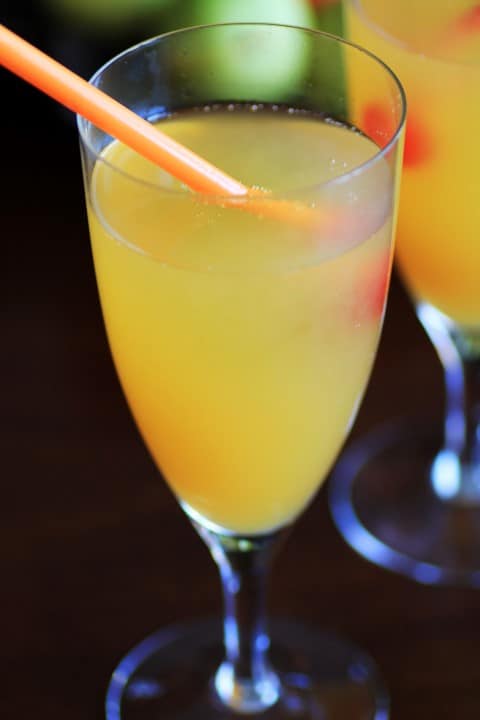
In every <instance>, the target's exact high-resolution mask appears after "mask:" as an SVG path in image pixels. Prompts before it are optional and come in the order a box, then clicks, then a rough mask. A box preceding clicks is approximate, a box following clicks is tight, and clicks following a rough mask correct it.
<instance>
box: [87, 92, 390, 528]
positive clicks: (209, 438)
mask: <svg viewBox="0 0 480 720" xmlns="http://www.w3.org/2000/svg"><path fill="white" fill-rule="evenodd" d="M160 122H161V124H162V130H164V131H165V132H168V133H170V134H171V135H172V136H173V137H175V138H176V139H177V140H178V141H179V142H181V143H183V144H185V145H188V146H189V147H191V148H192V149H193V150H194V151H195V152H197V153H199V154H201V155H203V156H204V157H206V158H207V159H208V160H210V161H211V162H213V163H215V164H217V165H218V166H221V167H222V168H223V169H224V170H225V171H227V172H229V173H230V174H232V175H234V176H235V177H237V178H238V179H240V180H241V181H242V182H244V183H245V184H247V185H250V186H252V185H257V186H260V187H265V188H269V189H271V190H274V191H275V192H277V193H278V194H279V196H281V197H285V198H287V199H288V198H292V197H294V196H295V192H296V190H295V189H296V188H299V187H301V188H305V189H304V190H302V197H305V198H309V202H310V204H311V205H312V206H314V205H315V202H316V201H315V198H317V200H318V197H317V195H318V192H319V191H318V187H319V183H326V182H327V181H328V180H331V181H332V183H331V187H330V192H331V194H333V195H335V203H336V207H337V208H341V207H342V203H343V204H344V205H345V208H347V207H348V206H349V203H351V202H352V197H350V196H348V197H347V195H348V193H350V195H351V194H352V187H351V185H349V184H348V183H342V182H339V183H335V178H336V177H337V178H338V176H340V175H342V174H344V173H346V172H348V170H349V169H352V168H354V167H356V166H358V165H359V164H361V163H362V162H363V161H366V160H368V159H370V158H372V156H373V155H374V154H375V152H376V150H377V148H376V146H375V145H374V143H372V142H371V141H370V140H368V139H367V138H365V137H364V136H363V135H361V134H360V133H358V132H352V129H350V128H345V127H342V126H339V125H338V124H335V123H329V122H324V121H322V120H320V119H318V118H313V117H312V116H309V115H306V114H303V113H294V112H292V111H291V110H290V112H287V111H286V110H285V112H283V111H282V110H281V109H277V108H273V109H272V108H270V109H267V108H261V107H256V106H253V107H248V108H239V107H233V106H229V108H215V107H213V108H203V109H200V110H198V111H188V112H184V113H181V114H179V115H177V116H174V117H172V118H169V119H166V120H162V121H160ZM132 178H135V181H133V180H132ZM139 179H140V181H139ZM359 182H361V183H363V184H362V187H361V188H360V189H361V192H362V193H363V195H362V197H363V198H364V199H365V202H366V203H368V202H369V201H371V203H374V204H378V205H380V206H381V205H382V202H383V203H384V206H385V207H387V208H389V201H390V200H391V190H392V188H391V178H390V174H389V170H388V168H387V166H386V163H385V162H384V161H382V160H380V162H379V163H378V166H377V168H376V169H375V170H374V171H372V173H370V174H368V173H367V174H366V177H365V179H364V180H359ZM327 184H328V183H327ZM360 189H359V192H360ZM379 193H380V194H381V193H384V194H385V198H383V199H382V198H381V197H380V196H379ZM324 200H325V198H324ZM88 206H89V222H90V231H91V239H92V246H93V253H94V261H95V268H96V273H97V279H98V285H99V290H100V296H101V302H102V306H103V313H104V317H105V322H106V327H107V331H108V335H109V341H110V344H111V349H112V353H113V357H114V360H115V363H116V367H117V370H118V373H119V376H120V379H121V382H122V385H123V387H124V390H125V393H126V396H127V398H128V401H129V404H130V406H131V409H132V412H133V415H134V417H135V419H136V422H137V424H138V426H139V428H140V431H141V433H142V435H143V437H144V439H145V441H146V443H147V445H148V447H149V449H150V451H151V453H152V456H153V457H154V459H155V460H156V462H157V464H158V466H159V467H160V468H161V470H162V472H163V474H164V476H165V478H166V480H167V482H168V483H169V485H170V486H171V488H172V489H173V491H174V493H175V494H176V495H177V496H178V498H179V500H180V502H181V503H182V504H183V506H184V507H185V508H186V510H187V512H189V513H190V514H192V515H193V516H195V515H197V516H200V517H201V518H202V520H203V521H204V522H206V523H210V524H212V525H214V526H217V527H221V528H224V529H226V530H228V531H230V532H234V533H241V534H258V533H266V532H269V531H271V530H273V529H274V528H277V527H280V526H282V525H285V524H287V523H290V522H291V521H293V520H294V518H295V517H296V516H297V515H298V514H299V513H300V512H301V511H302V509H303V508H304V507H305V505H306V504H307V503H308V501H309V500H310V499H311V497H312V496H313V494H314V493H315V491H316V490H317V488H318V487H319V486H320V484H321V482H322V480H323V479H324V478H325V476H326V474H327V472H328V470H329V468H330V465H331V463H332V462H333V460H334V458H335V456H336V454H337V452H338V450H339V446H340V445H341V443H342V441H343V440H344V438H345V435H346V433H347V431H348V428H349V426H350V424H351V422H352V419H353V417H354V414H355V411H356V408H357V406H358V403H359V400H360V397H361V395H362V392H363V390H364V388H365V385H366V382H367V378H368V374H369V372H370V369H371V365H372V361H373V357H374V353H375V350H376V345H377V341H378V336H379V330H380V325H381V320H382V316H383V308H384V300H385V292H386V285H387V281H388V273H389V269H390V246H391V234H392V229H391V225H392V223H391V212H390V210H389V211H388V212H387V214H386V215H384V216H382V218H381V220H380V218H379V221H378V223H377V225H376V227H371V228H370V230H369V231H368V233H366V234H365V232H363V234H362V228H361V225H355V227H356V228H357V229H356V230H352V231H351V237H349V239H348V242H345V238H343V240H342V242H341V243H339V244H338V246H336V245H335V238H332V237H327V236H325V235H324V234H322V232H318V233H314V232H312V231H311V230H308V229H307V228H305V227H303V226H298V227H297V226H295V225H294V224H293V225H290V224H288V223H285V222H280V221H279V220H276V219H275V218H271V217H262V215H261V213H259V214H258V215H256V214H252V213H246V212H244V211H242V210H237V209H235V208H232V207H223V206H222V202H221V201H217V200H215V201H211V200H209V199H208V198H198V197H197V196H195V195H194V194H192V193H190V192H189V191H186V190H185V189H184V188H182V187H181V186H180V185H179V184H178V183H177V182H176V181H175V180H173V179H172V178H171V177H169V176H167V175H166V174H165V173H164V172H163V171H161V170H160V169H159V168H157V167H155V166H153V165H151V164H150V163H148V162H147V161H146V160H143V159H142V158H140V157H139V156H137V155H136V154H134V153H133V152H132V151H131V150H129V149H128V148H126V147H125V146H122V145H120V144H119V143H118V142H113V143H112V144H110V145H109V146H108V147H107V148H106V149H105V150H104V152H103V155H102V156H101V158H100V159H99V160H98V161H97V164H96V167H95V170H94V173H93V177H92V183H91V187H90V189H89V192H88ZM345 212H347V210H345Z"/></svg>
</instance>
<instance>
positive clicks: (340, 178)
mask: <svg viewBox="0 0 480 720" xmlns="http://www.w3.org/2000/svg"><path fill="white" fill-rule="evenodd" d="M354 1H355V0H354ZM222 27H227V28H228V27H243V28H255V27H258V28H284V29H291V30H295V31H299V32H301V33H302V34H305V35H312V36H319V37H323V38H324V39H325V40H328V41H331V42H334V43H336V44H337V45H340V46H348V47H351V48H353V49H354V50H355V51H358V52H360V53H362V54H363V55H364V56H367V57H368V58H370V60H372V61H373V62H375V63H376V64H377V65H378V66H380V67H382V68H383V69H384V70H385V72H386V73H387V75H388V76H389V77H390V78H391V80H392V81H393V85H394V86H395V87H396V89H397V91H398V96H399V100H400V108H401V111H400V118H399V120H398V122H397V123H396V127H395V130H394V132H393V133H392V137H391V138H390V140H389V141H388V143H387V144H386V145H385V146H384V147H378V150H377V151H375V153H374V154H373V155H372V156H371V157H369V158H368V159H367V160H365V161H364V162H361V163H359V164H358V165H356V166H355V167H353V168H351V169H350V170H348V171H346V172H343V173H341V174H340V175H337V176H335V177H333V178H329V179H327V180H323V181H320V182H318V183H309V184H308V185H306V186H301V187H295V188H289V189H288V190H283V191H281V192H277V191H272V192H268V194H266V196H265V200H271V199H272V198H289V197H292V196H293V195H298V193H300V192H312V191H314V190H316V189H317V190H318V189H320V188H328V187H332V186H336V185H339V184H342V183H345V182H348V181H349V180H350V179H353V178H356V177H358V176H359V175H361V174H362V173H364V172H367V171H368V170H370V168H372V167H374V166H375V165H377V164H378V163H379V162H380V161H381V160H382V159H383V158H384V157H386V156H387V155H388V154H389V153H390V151H391V150H392V148H394V147H395V145H396V144H397V143H398V141H399V139H400V137H401V134H402V131H403V129H404V128H405V124H406V117H407V97H406V92H405V89H404V87H403V85H402V83H401V82H400V80H399V78H398V76H397V75H396V73H395V72H394V71H393V70H392V69H391V68H390V67H389V65H387V63H386V62H384V61H383V60H382V59H381V58H379V57H378V56H377V55H375V53H373V52H371V51H370V50H368V49H367V48H365V47H362V46H361V45H358V44H357V43H354V42H351V41H350V40H347V39H345V38H342V37H339V36H337V35H333V34H332V33H327V32H324V31H322V30H316V29H314V28H306V27H301V26H298V25H288V24H282V23H268V22H224V23H212V24H205V25H192V26H190V27H185V28H178V29H175V30H171V31H169V32H165V33H161V34H159V35H154V36H152V37H149V38H147V39H145V40H142V41H140V42H138V43H136V44H134V45H132V46H130V47H128V48H126V49H125V50H122V51H121V52H119V53H117V54H116V55H114V56H113V57H112V58H110V60H107V61H106V62H105V63H104V64H103V65H101V66H100V67H99V68H98V69H97V70H96V71H95V72H94V73H93V75H92V76H91V77H90V79H89V80H88V82H89V83H90V84H95V82H96V81H97V80H98V79H99V78H100V77H101V75H102V74H103V73H104V72H105V71H106V70H108V69H109V68H110V67H111V66H113V65H114V64H116V63H118V62H120V61H122V60H124V59H125V58H126V57H128V56H130V55H134V54H136V53H139V52H142V51H143V50H145V49H146V48H147V47H151V46H153V45H156V44H158V43H159V42H161V41H162V40H164V39H166V38H169V37H172V36H177V35H187V34H188V33H191V32H196V31H198V30H208V29H212V28H222ZM231 102H234V101H233V100H232V101H231ZM259 102H261V101H259ZM212 104H216V103H212ZM165 117H168V114H167V115H166V116H165ZM145 119H147V120H148V118H145ZM76 122H77V129H78V133H79V137H80V141H81V143H82V144H83V145H84V146H85V148H86V149H87V150H88V151H89V152H90V153H91V154H92V156H93V157H94V160H95V162H102V164H104V165H105V166H106V167H108V168H110V169H111V170H113V171H114V172H116V173H118V174H120V175H122V176H123V177H125V178H127V179H129V180H131V181H132V182H135V183H136V184H137V185H143V186H144V187H148V188H150V189H151V190H152V189H153V190H156V191H157V192H161V193H165V194H167V195H171V196H175V197H182V196H183V197H184V196H185V195H187V190H185V189H182V190H179V189H172V188H168V187H165V186H164V185H162V183H161V182H158V183H153V182H149V181H148V180H143V179H141V178H139V177H136V176H135V175H133V174H131V173H128V172H125V171H124V170H122V169H121V168H120V167H119V166H117V165H116V164H115V163H112V162H111V161H109V160H107V159H106V158H105V157H104V155H103V153H102V151H100V152H99V151H97V150H96V149H95V148H94V147H93V145H92V144H91V142H90V141H89V137H88V133H87V128H89V127H92V126H93V127H97V126H96V125H95V124H94V123H93V122H91V121H90V120H87V119H86V118H84V117H83V116H82V115H79V114H78V113H77V114H76ZM99 129H100V128H99ZM102 132H105V131H103V130H102ZM105 134H106V135H108V133H105ZM370 139H371V138H370ZM115 140H116V138H114V139H113V142H114V141H115ZM372 143H373V144H375V142H374V141H373V140H372ZM188 194H191V195H192V196H193V197H198V198H200V199H205V198H209V199H210V201H211V200H212V199H216V200H218V201H219V202H221V201H227V200H231V199H232V197H234V196H232V195H225V194H219V193H208V194H207V193H202V192H198V191H195V190H191V189H188ZM256 200H257V201H261V200H262V198H261V197H259V198H256Z"/></svg>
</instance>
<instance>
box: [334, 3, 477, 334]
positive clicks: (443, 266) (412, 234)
mask: <svg viewBox="0 0 480 720" xmlns="http://www.w3.org/2000/svg"><path fill="white" fill-rule="evenodd" d="M346 10H347V12H346V19H347V29H348V34H349V36H350V37H351V38H352V39H353V40H354V41H355V42H358V43H359V44H361V45H364V46H365V47H367V48H369V49H370V50H372V51H373V52H374V53H376V54H377V55H379V56H380V57H382V58H383V59H384V60H385V61H386V62H387V63H388V64H389V65H390V66H391V67H392V69H393V70H394V71H395V72H396V73H397V74H398V76H399V78H400V81H401V82H402V84H403V85H404V87H405V89H406V93H407V99H408V105H409V111H408V121H407V131H406V142H405V160H404V171H403V176H402V190H401V202H400V215H399V225H398V235H397V257H398V261H399V265H400V268H401V271H402V274H403V276H404V279H405V281H406V283H407V285H408V287H409V289H410V291H411V293H412V294H413V296H414V297H415V298H416V299H417V300H418V301H426V302H428V303H431V304H432V305H433V306H435V307H436V308H437V309H439V310H440V311H441V312H443V313H444V314H446V315H447V316H449V317H450V318H451V319H453V320H454V321H455V322H457V323H459V324H460V325H463V326H467V327H479V326H480V284H479V277H480V242H479V238H480V203H479V201H478V198H479V196H480V195H479V194H480V180H479V173H478V163H479V161H480V137H479V132H478V128H479V127H480V94H479V92H478V88H479V87H480V6H479V4H478V3H475V2H472V1H471V0H470V1H467V0H455V2H451V1H449V0H428V1H427V0H425V1H424V2H422V3H417V2H415V0H406V1H405V2H389V3H385V2H383V0H362V2H356V1H355V0H351V1H348V0H347V2H346ZM382 112H383V113H384V114H385V109H384V108H382V103H381V101H379V100H378V99H377V98H376V97H375V91H374V89H372V92H371V97H370V100H366V101H365V102H364V105H363V108H361V109H359V115H362V114H363V118H364V119H365V118H366V117H368V115H369V114H370V115H371V117H373V116H376V117H378V115H379V113H380V114H381V113H382ZM359 122H360V124H362V121H359ZM386 122H387V123H388V118H387V117H386ZM363 126H364V125H362V127H363Z"/></svg>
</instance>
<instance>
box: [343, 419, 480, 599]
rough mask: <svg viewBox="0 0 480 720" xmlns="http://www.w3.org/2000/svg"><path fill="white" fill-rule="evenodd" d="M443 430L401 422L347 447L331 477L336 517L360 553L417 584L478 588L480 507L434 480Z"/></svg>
mask: <svg viewBox="0 0 480 720" xmlns="http://www.w3.org/2000/svg"><path fill="white" fill-rule="evenodd" d="M442 438H443V436H442V429H441V428H440V427H438V428H436V429H432V428H431V427H429V426H428V424H423V425H419V424H417V425H416V424H414V423H411V422H410V423H407V422H403V423H397V424H395V425H390V426H387V427H383V428H381V429H379V430H376V431H374V432H372V433H371V434H370V435H368V436H367V437H365V438H363V439H362V440H360V441H358V442H357V443H355V444H354V445H352V446H351V447H350V449H347V450H346V452H345V453H344V454H343V456H342V457H341V459H340V461H339V463H338V465H337V467H336V469H335V471H334V472H333V474H332V477H331V479H330V489H329V501H330V510H331V513H332V516H333V519H334V522H335V524H336V526H337V528H338V530H339V531H340V533H341V535H342V536H343V537H344V539H345V540H346V541H347V543H348V544H349V545H350V546H351V547H352V548H353V549H354V550H356V551H357V552H358V553H359V554H360V555H363V557H365V558H367V559H368V560H370V561H372V562H373V563H376V564H377V565H380V566H382V567H384V568H388V569H389V570H393V571H395V572H398V573H401V574H403V575H407V576H408V577H410V578H413V579H414V580H417V581H418V582H421V583H424V584H428V585H433V584H452V585H470V586H476V587H480V505H479V504H478V503H473V502H472V503H468V502H462V503H459V502H454V501H452V500H448V492H449V488H448V487H447V486H445V487H444V488H443V490H444V493H445V497H446V499H445V500H442V499H441V497H439V492H441V490H442V488H439V487H437V493H435V492H434V490H433V486H432V483H431V481H430V473H431V467H432V461H433V459H434V458H435V456H436V455H437V453H438V452H439V450H440V448H441V445H442Z"/></svg>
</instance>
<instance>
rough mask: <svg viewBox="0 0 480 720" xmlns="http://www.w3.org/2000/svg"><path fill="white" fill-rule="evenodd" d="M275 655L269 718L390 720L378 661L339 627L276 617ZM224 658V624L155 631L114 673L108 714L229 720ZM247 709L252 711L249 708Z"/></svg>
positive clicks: (265, 715)
mask: <svg viewBox="0 0 480 720" xmlns="http://www.w3.org/2000/svg"><path fill="white" fill-rule="evenodd" d="M271 629H272V632H271V637H272V648H271V659H272V664H273V666H274V668H275V670H276V671H277V672H278V674H279V676H280V679H281V683H282V689H281V695H280V699H279V700H278V702H277V703H276V704H275V705H273V706H272V707H270V708H269V709H268V710H265V711H263V712H261V713H259V714H257V715H255V714H253V715H252V714H249V715H248V716H249V717H261V718H262V720H281V719H282V720H283V719H285V720H286V719H291V720H307V719H308V720H387V718H388V699H387V694H386V692H385V690H384V689H383V686H382V684H381V681H380V678H379V675H378V671H377V669H376V666H375V665H374V663H373V662H372V660H370V658H369V657H368V656H366V655H365V654H364V653H362V652H361V651H359V650H357V649H356V648H355V647H352V646H350V645H348V644H347V643H345V642H343V641H341V640H339V639H338V638H336V637H334V636H333V635H329V634H326V633H319V632H317V631H315V630H314V629H312V628H311V627H305V626H302V625H299V624H297V623H292V622H289V621H286V620H281V621H275V622H273V623H272V628H271ZM221 660H222V626H221V623H220V622H219V621H215V620H207V621H203V622H198V623H192V624H189V625H185V626H179V627H173V628H169V629H167V630H164V631H160V632H157V633H155V634H154V635H151V636H150V637H148V638H147V639H146V640H144V641H143V642H142V643H140V645H137V647H135V648H134V649H133V650H131V651H130V652H129V653H128V655H126V656H125V657H124V658H123V660H121V662H120V664H119V665H118V667H117V668H116V670H115V672H114V673H113V675H112V679H111V681H110V685H109V687H108V692H107V699H106V717H107V720H173V719H174V718H175V720H229V719H231V718H238V717H239V714H238V713H235V712H233V711H232V710H230V709H228V708H226V707H225V706H223V705H222V703H221V702H220V700H219V699H218V696H216V693H215V690H214V687H213V677H214V675H215V672H216V670H217V669H218V666H219V664H220V662H221ZM243 717H245V715H243Z"/></svg>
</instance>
